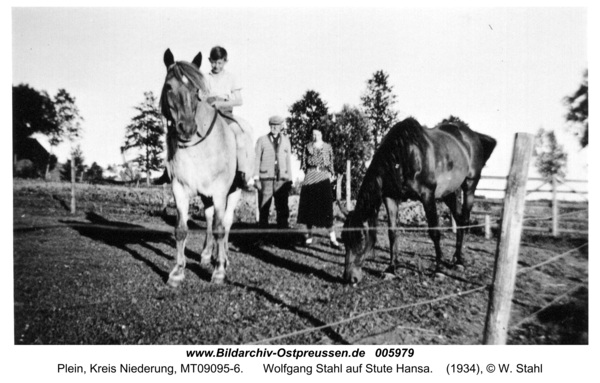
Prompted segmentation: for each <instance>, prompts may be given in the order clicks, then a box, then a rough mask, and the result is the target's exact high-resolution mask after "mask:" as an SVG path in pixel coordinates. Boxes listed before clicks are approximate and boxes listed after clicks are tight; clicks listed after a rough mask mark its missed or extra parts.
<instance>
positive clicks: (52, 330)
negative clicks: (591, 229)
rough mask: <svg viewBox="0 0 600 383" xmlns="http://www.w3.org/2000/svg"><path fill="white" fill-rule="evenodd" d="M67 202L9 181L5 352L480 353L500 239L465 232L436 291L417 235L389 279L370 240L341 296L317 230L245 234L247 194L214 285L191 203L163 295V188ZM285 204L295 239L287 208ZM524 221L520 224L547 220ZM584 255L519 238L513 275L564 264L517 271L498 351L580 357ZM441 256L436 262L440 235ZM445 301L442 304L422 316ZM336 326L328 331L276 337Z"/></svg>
mask: <svg viewBox="0 0 600 383" xmlns="http://www.w3.org/2000/svg"><path fill="white" fill-rule="evenodd" d="M69 192H70V186H69V185H68V184H61V183H45V182H39V181H24V180H14V182H13V197H14V207H13V209H14V210H13V213H14V220H13V233H14V254H13V267H14V290H15V296H14V305H15V329H14V331H15V344H247V343H254V342H256V343H260V344H262V343H275V344H479V343H481V339H482V334H483V325H484V321H485V314H486V310H487V301H488V294H489V293H488V291H487V290H486V286H488V285H489V284H490V283H491V278H492V273H493V264H494V255H495V250H496V246H497V238H492V239H490V240H486V239H485V238H484V237H483V236H482V235H481V234H477V233H475V234H472V235H470V236H469V237H468V240H467V243H466V246H465V257H466V266H467V267H466V269H465V270H464V271H463V272H457V271H455V270H451V269H447V270H445V278H442V279H436V278H433V277H432V276H431V270H432V265H433V260H434V254H433V245H432V244H431V241H430V240H429V238H428V236H427V234H426V233H425V232H406V233H404V234H403V235H401V238H400V240H399V249H400V251H401V255H400V264H399V271H398V272H397V275H396V278H384V277H383V276H382V271H383V270H384V269H385V267H386V264H387V262H388V254H387V249H388V243H387V235H386V233H385V232H384V231H381V232H380V233H379V234H378V244H377V247H376V250H375V252H374V254H373V256H372V257H371V258H370V259H369V260H368V261H367V262H366V263H365V278H364V280H363V282H362V283H361V284H360V285H359V286H358V287H355V288H353V287H351V286H348V285H345V284H344V283H342V279H341V275H342V272H343V264H344V252H343V250H336V249H333V248H331V247H330V246H329V245H328V241H327V240H326V238H327V237H326V235H325V233H323V234H322V236H320V237H318V241H317V243H315V244H314V245H312V246H310V247H306V246H304V245H303V244H302V234H301V232H300V229H301V228H298V231H297V232H289V233H273V234H270V235H266V234H265V233H261V232H255V231H252V229H254V228H255V200H254V198H255V197H254V195H253V194H250V193H247V194H245V195H244V198H243V201H242V203H241V204H240V206H239V207H238V209H237V214H236V217H237V222H236V223H235V224H234V227H233V232H232V234H231V237H230V239H231V241H230V242H231V244H230V251H229V259H230V266H229V269H228V274H227V280H226V282H225V283H224V284H223V285H214V284H211V283H210V273H211V270H210V268H209V267H206V266H203V265H200V252H201V245H202V243H203V239H204V227H205V223H204V221H203V214H202V209H201V206H196V205H195V207H194V210H193V212H194V214H193V215H192V219H191V220H190V229H191V232H190V240H188V249H187V251H186V256H187V259H188V264H187V269H186V280H185V281H184V283H183V284H182V285H181V286H180V287H179V288H178V289H172V288H169V287H168V286H167V285H166V284H165V281H166V278H167V276H168V273H169V271H170V270H171V268H172V267H173V265H174V255H175V248H174V245H175V241H174V239H173V225H174V222H175V210H174V208H173V205H172V201H170V200H169V198H168V194H167V200H164V196H165V194H163V189H162V188H152V189H145V188H139V189H136V188H129V187H124V186H92V185H78V189H77V207H78V209H77V213H76V214H74V215H72V214H70V212H69V204H70V195H69ZM165 202H166V206H167V209H166V214H163V207H164V205H165ZM290 207H291V210H292V218H291V224H292V226H293V227H295V226H296V225H295V212H296V208H297V197H292V198H291V200H290ZM480 208H484V207H480ZM585 208H587V205H586V206H585ZM490 209H491V208H490ZM535 209H541V210H536V211H528V212H527V215H528V216H532V217H534V216H537V217H544V216H546V215H548V213H549V208H545V210H544V208H538V207H536V208H535ZM401 214H402V216H401V217H399V218H400V219H399V220H400V222H401V223H403V224H407V225H408V224H410V225H416V226H419V225H421V224H422V223H423V222H422V218H420V215H419V214H420V212H419V208H418V207H414V208H410V209H406V210H405V211H404V212H403V213H401ZM580 214H581V217H579V218H580V219H581V220H584V219H585V218H587V211H585V212H582V213H580ZM383 216H384V213H383V210H382V213H381V218H383ZM336 217H337V218H336V225H337V226H341V224H342V222H341V218H342V217H341V216H340V215H339V214H337V215H336ZM443 224H444V225H449V220H448V216H447V214H446V213H445V218H444V220H443ZM382 225H383V222H382ZM577 225H581V222H578V223H577ZM412 227H415V226H412ZM585 229H586V230H587V227H586V228H585ZM587 242H588V238H587V236H585V235H565V236H561V237H560V238H552V237H551V236H549V235H548V234H544V233H525V234H524V235H523V241H522V245H521V251H520V255H519V268H521V269H525V268H527V267H530V266H534V265H537V264H540V263H542V262H545V261H548V260H550V259H552V258H553V257H555V256H557V255H561V254H565V253H566V255H564V256H562V257H560V258H558V259H557V260H555V261H552V262H549V263H547V264H545V265H543V266H541V267H539V268H535V269H532V270H528V271H526V272H523V273H522V274H519V276H518V278H517V285H516V290H515V295H514V299H513V305H512V312H511V322H510V325H511V329H510V331H509V343H510V344H587V342H588V340H587V333H588V249H587V246H585V245H586V244H587ZM442 248H443V249H444V252H445V256H446V259H449V258H450V256H451V254H452V252H453V250H454V235H453V234H452V232H451V231H447V232H444V234H443V241H442ZM471 290H476V291H475V292H473V293H470V294H466V295H457V294H464V293H466V292H468V291H471ZM444 296H452V297H450V298H448V299H446V300H443V301H436V302H431V303H427V302H429V301H431V300H437V299H438V298H440V297H444ZM406 305H411V306H410V307H407V308H402V307H404V306H406ZM386 310H387V311H386ZM368 313H370V314H368ZM363 314H368V315H363ZM359 315H362V316H361V317H360V318H357V319H355V317H357V316H359ZM334 322H341V323H340V324H337V325H333V326H330V327H327V328H325V329H321V330H316V331H306V332H304V333H302V334H299V335H292V336H288V335H289V334H292V333H294V332H297V331H301V330H302V331H305V330H307V329H311V328H315V327H320V326H324V325H326V324H330V323H334ZM272 337H278V338H277V339H276V340H274V341H269V339H270V338H272Z"/></svg>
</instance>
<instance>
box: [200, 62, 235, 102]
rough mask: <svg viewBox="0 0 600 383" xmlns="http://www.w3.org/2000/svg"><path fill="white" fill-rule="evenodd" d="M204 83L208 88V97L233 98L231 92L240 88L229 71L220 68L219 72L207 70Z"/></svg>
mask: <svg viewBox="0 0 600 383" xmlns="http://www.w3.org/2000/svg"><path fill="white" fill-rule="evenodd" d="M206 85H207V86H208V90H209V97H221V98H223V99H225V100H231V99H232V98H234V95H233V92H235V91H236V90H241V89H242V87H241V86H239V85H238V82H237V81H236V79H235V76H233V75H232V74H231V73H229V72H227V71H225V69H223V70H221V72H220V73H219V74H214V73H212V72H209V74H208V76H206Z"/></svg>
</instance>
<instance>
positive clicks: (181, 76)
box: [160, 61, 208, 116]
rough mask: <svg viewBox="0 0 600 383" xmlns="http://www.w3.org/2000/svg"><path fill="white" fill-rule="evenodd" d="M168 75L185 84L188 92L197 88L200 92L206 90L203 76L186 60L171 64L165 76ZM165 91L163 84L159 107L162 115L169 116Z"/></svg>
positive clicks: (195, 90)
mask: <svg viewBox="0 0 600 383" xmlns="http://www.w3.org/2000/svg"><path fill="white" fill-rule="evenodd" d="M169 76H172V77H175V78H176V79H177V81H179V82H180V83H182V84H183V85H185V86H186V87H187V88H188V90H189V91H190V92H197V91H198V89H200V91H201V92H202V93H206V92H207V91H208V89H207V87H206V84H205V83H204V76H203V75H202V73H201V72H200V70H199V69H198V68H197V67H196V66H195V65H194V64H192V63H189V62H187V61H177V62H176V63H175V64H173V65H171V66H170V67H169V69H168V71H167V78H169ZM167 91H168V89H166V86H163V89H162V92H161V95H160V107H161V111H162V113H163V115H164V116H169V115H170V112H169V104H168V103H167Z"/></svg>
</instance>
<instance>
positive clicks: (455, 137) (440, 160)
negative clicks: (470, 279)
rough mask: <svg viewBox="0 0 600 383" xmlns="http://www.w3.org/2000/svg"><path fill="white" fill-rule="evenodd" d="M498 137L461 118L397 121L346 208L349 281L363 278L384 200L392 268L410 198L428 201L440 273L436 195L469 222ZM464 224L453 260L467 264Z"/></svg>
mask: <svg viewBox="0 0 600 383" xmlns="http://www.w3.org/2000/svg"><path fill="white" fill-rule="evenodd" d="M495 146H496V141H495V140H494V139H493V138H491V137H489V136H486V135H484V134H481V133H477V132H474V131H472V130H471V129H469V127H468V126H467V125H466V124H464V123H460V122H453V123H444V124H442V125H440V126H438V127H436V128H434V129H426V128H423V127H422V126H421V125H420V124H419V123H418V122H417V121H416V120H415V119H413V118H407V119H406V120H404V121H402V122H400V123H398V124H396V125H395V126H394V127H393V128H392V129H391V130H390V131H389V133H388V134H387V135H386V136H385V138H384V139H383V141H382V143H381V145H380V147H379V148H378V149H377V151H376V153H375V155H374V156H373V161H372V162H371V164H370V166H369V168H368V169H367V173H366V175H365V178H364V180H363V182H362V185H361V187H360V190H359V194H358V198H357V200H356V208H355V209H354V210H353V211H351V212H350V213H347V217H346V223H345V225H344V228H345V230H344V232H343V233H342V239H343V241H344V244H345V247H346V263H345V269H344V280H345V281H346V282H350V283H358V282H360V280H361V279H362V270H361V265H362V263H363V261H364V259H365V256H366V255H367V254H369V253H370V252H371V251H372V250H373V247H374V246H375V242H376V240H377V233H376V229H374V228H376V227H377V215H378V212H379V207H380V206H381V204H382V203H383V202H385V207H386V209H387V213H388V223H389V227H388V235H389V239H390V267H389V269H388V270H389V272H391V273H394V272H395V266H396V253H395V251H394V247H395V242H396V218H397V213H398V204H399V203H400V202H401V201H402V200H405V199H408V198H410V199H417V200H419V201H421V202H422V203H423V207H424V209H425V215H426V216H427V222H428V224H429V236H430V237H431V239H432V240H433V244H434V246H435V255H436V272H439V271H440V265H441V262H442V249H441V248H440V232H439V231H438V230H436V229H435V228H436V227H437V226H438V214H437V208H436V200H437V199H441V200H443V201H444V202H445V203H446V205H448V207H449V208H450V211H451V212H452V215H453V216H454V219H455V220H456V222H457V225H459V226H464V225H466V224H468V222H469V217H470V213H471V208H472V207H473V201H474V195H475V188H476V187H477V183H478V182H479V178H480V177H481V169H482V168H483V166H484V165H485V163H486V161H487V160H488V158H489V157H490V155H491V154H492V151H493V150H494V148H495ZM461 189H462V191H463V196H464V198H463V204H462V211H459V210H458V201H457V197H458V193H460V190H461ZM464 231H465V229H461V228H459V229H458V231H457V235H456V251H455V253H454V259H453V262H455V264H456V265H463V259H462V255H461V250H462V243H463V238H464V234H465V232H464Z"/></svg>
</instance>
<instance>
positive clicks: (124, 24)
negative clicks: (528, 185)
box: [10, 7, 589, 179]
mask: <svg viewBox="0 0 600 383" xmlns="http://www.w3.org/2000/svg"><path fill="white" fill-rule="evenodd" d="M10 18H11V22H12V84H13V85H17V84H21V83H25V84H28V85H30V86H31V87H33V88H35V89H37V90H40V91H42V90H43V91H46V92H48V93H49V94H50V95H51V96H53V95H55V94H56V92H57V91H58V89H61V88H64V89H66V90H67V91H68V92H69V93H70V94H71V95H72V96H74V97H75V98H76V103H77V105H78V107H79V110H80V113H81V115H82V116H83V118H84V120H85V121H84V124H83V126H84V133H83V138H82V139H81V141H80V142H79V144H80V145H81V148H82V150H83V154H84V157H85V160H86V164H88V165H90V164H91V163H92V162H97V163H98V164H99V165H101V166H103V167H106V166H107V165H110V164H120V163H122V157H121V153H120V147H121V146H122V145H123V143H124V137H125V127H126V126H127V125H128V124H129V123H130V121H131V119H132V118H133V117H134V116H135V114H136V111H135V109H134V107H135V106H136V105H138V104H140V103H141V102H142V101H143V100H144V97H143V94H144V92H146V91H152V92H154V94H155V95H157V96H158V95H159V94H160V91H161V88H162V85H163V82H164V78H165V74H166V68H165V66H164V64H163V54H164V52H165V50H166V49H167V48H170V49H171V51H172V52H173V54H174V55H175V59H176V60H184V61H191V60H192V58H193V57H194V56H195V55H196V54H197V53H198V52H202V54H203V55H204V57H205V59H204V60H203V62H202V66H201V70H202V71H203V72H205V73H206V72H208V71H209V70H210V64H209V62H208V60H207V57H208V54H209V52H210V49H211V48H212V47H213V46H215V45H221V46H223V47H225V48H226V49H227V51H228V53H229V62H228V64H227V66H226V70H228V71H230V72H232V73H233V74H234V75H235V76H236V78H237V79H238V81H239V82H240V83H242V85H243V88H242V97H243V106H241V107H238V108H236V111H235V113H236V114H237V115H239V116H241V117H242V118H244V119H245V120H247V121H248V122H249V123H250V124H251V125H252V126H253V128H254V132H255V138H258V136H260V135H263V134H266V133H268V130H269V129H268V119H269V117H270V116H272V115H275V114H279V115H282V116H284V117H286V116H289V112H288V109H289V107H290V106H291V105H292V104H293V103H294V102H296V101H298V100H300V99H301V98H302V96H303V95H304V94H305V92H306V91H307V90H315V91H317V92H318V93H319V94H320V95H321V98H322V99H323V100H324V101H325V102H326V103H327V105H328V107H329V111H330V112H332V113H334V112H338V111H340V110H341V108H342V106H343V105H344V104H349V105H352V106H359V105H360V96H361V94H363V92H364V91H365V89H366V81H367V80H368V79H369V78H370V77H371V76H372V75H373V73H374V72H375V71H377V70H384V71H385V72H387V73H388V74H389V82H390V85H392V86H393V92H394V93H395V94H396V96H397V104H396V106H395V109H396V110H398V112H399V117H400V118H405V117H408V116H412V117H414V118H416V119H417V120H418V121H419V122H421V123H422V124H424V125H427V126H430V127H431V126H434V125H435V124H437V123H438V122H439V121H441V120H442V119H443V118H446V117H448V116H450V115H454V116H458V117H460V118H461V119H462V120H464V121H465V122H467V123H468V124H469V125H470V126H471V128H473V129H474V130H476V131H479V132H481V133H485V134H488V135H491V136H493V137H494V138H496V140H497V141H498V146H497V149H496V151H495V153H494V154H493V156H492V158H491V159H490V161H489V162H488V165H487V167H486V169H485V171H484V174H487V175H496V176H506V175H507V174H508V171H509V167H510V158H511V155H512V147H513V144H514V138H515V134H516V133H517V132H526V133H533V134H534V133H536V132H537V131H538V129H540V128H544V129H545V130H554V131H555V132H556V134H557V136H558V138H559V141H560V143H561V144H563V145H564V146H565V149H566V150H567V151H568V153H569V168H568V173H567V178H571V179H587V169H588V165H587V163H588V162H587V151H588V150H589V149H585V150H580V149H579V147H578V145H577V141H576V139H575V138H573V137H572V135H570V134H568V133H567V132H566V131H565V119H564V115H565V113H566V108H565V107H564V105H563V104H562V100H563V98H564V97H565V96H567V95H570V94H572V93H573V92H574V91H575V90H576V89H577V88H578V86H579V84H580V83H581V80H582V75H583V72H584V70H585V69H586V68H587V67H588V35H587V29H588V10H587V9H586V8H584V7H579V8H569V7H560V8H544V7H532V8H515V7H502V8H501V7H498V8H490V7H486V8H464V7H463V8H453V7H444V8H437V7H429V8H404V7H392V8H369V7H301V8H283V7H275V8H273V7H271V8H269V7H264V8H239V7H226V8H205V7H194V8H156V7H153V8H124V7H106V8H36V7H27V8H18V7H15V8H13V9H12V11H11V17H10ZM40 141H42V142H43V139H40ZM69 148H70V145H69V144H62V145H61V146H60V147H59V148H57V149H56V150H55V153H56V154H57V155H58V157H59V160H61V161H64V160H65V159H66V158H67V154H68V153H69ZM126 156H127V157H128V158H127V159H131V158H133V154H131V153H128V154H126ZM300 177H301V174H300V172H299V170H298V169H296V170H295V174H294V178H300Z"/></svg>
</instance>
